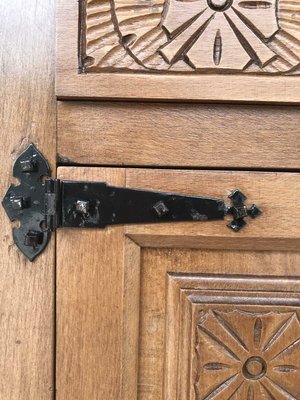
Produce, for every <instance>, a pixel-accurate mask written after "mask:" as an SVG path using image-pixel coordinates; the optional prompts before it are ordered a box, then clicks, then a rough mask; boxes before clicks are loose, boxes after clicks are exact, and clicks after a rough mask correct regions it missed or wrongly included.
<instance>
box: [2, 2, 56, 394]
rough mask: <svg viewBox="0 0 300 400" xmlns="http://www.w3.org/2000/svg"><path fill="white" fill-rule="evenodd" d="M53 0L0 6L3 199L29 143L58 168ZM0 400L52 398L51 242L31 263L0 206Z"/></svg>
mask: <svg viewBox="0 0 300 400" xmlns="http://www.w3.org/2000/svg"><path fill="white" fill-rule="evenodd" d="M54 3H55V1H54V0H40V1H31V0H11V1H8V2H5V4H4V3H3V4H2V5H1V7H0V21H1V30H0V37H1V39H0V60H1V72H0V87H1V89H0V92H1V96H0V99H1V100H0V101H1V107H0V109H1V111H0V141H1V147H0V162H1V172H0V197H3V196H4V194H5V192H6V190H7V189H8V187H9V185H10V183H11V182H12V174H11V173H12V166H13V162H14V160H15V159H16V158H17V156H18V154H19V153H20V152H21V151H22V150H23V149H24V148H25V147H26V146H27V144H29V143H30V142H34V143H35V144H36V145H37V146H38V147H39V149H40V150H41V151H42V152H43V153H44V154H45V156H46V157H47V158H48V160H49V161H50V164H51V166H52V170H53V171H54V170H55V98H54V57H55V55H54V41H55V39H54V34H55V33H54V30H55V20H54V15H55V4H54ZM0 219H1V233H0V248H1V249H0V254H1V257H0V376H1V379H0V398H1V400H50V399H53V391H54V387H53V343H54V342H53V339H54V336H53V322H54V318H53V317H54V257H53V255H54V243H53V242H52V243H51V244H50V245H49V247H48V249H47V250H46V251H45V253H44V254H43V255H42V256H40V258H39V259H38V260H37V261H36V262H34V263H33V264H31V263H30V262H28V261H26V260H25V257H23V256H22V254H21V253H20V252H19V250H17V248H16V246H15V245H14V244H13V239H12V232H11V229H12V224H11V223H10V222H9V220H8V218H7V216H6V214H5V212H4V210H3V208H2V207H0Z"/></svg>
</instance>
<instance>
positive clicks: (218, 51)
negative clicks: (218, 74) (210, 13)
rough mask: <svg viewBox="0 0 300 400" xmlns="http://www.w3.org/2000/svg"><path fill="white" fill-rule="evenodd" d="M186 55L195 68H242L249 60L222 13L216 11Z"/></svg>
mask: <svg viewBox="0 0 300 400" xmlns="http://www.w3.org/2000/svg"><path fill="white" fill-rule="evenodd" d="M187 56H188V58H189V60H190V62H191V64H192V65H193V66H194V67H195V68H196V69H197V68H227V69H236V70H243V69H244V68H245V66H246V65H247V64H248V63H249V61H250V60H251V58H250V56H249V54H248V53H247V52H246V50H245V49H244V48H243V46H242V44H241V43H240V41H239V40H238V38H237V37H236V35H235V33H234V32H233V30H232V28H231V27H230V25H229V23H228V22H227V20H226V18H225V17H224V14H223V13H216V14H215V15H214V19H213V20H212V21H211V22H210V23H209V25H208V27H207V28H206V29H205V31H204V33H203V34H202V35H201V36H200V38H199V39H198V41H197V42H196V43H195V44H194V46H193V47H192V48H191V49H190V50H189V51H188V53H187Z"/></svg>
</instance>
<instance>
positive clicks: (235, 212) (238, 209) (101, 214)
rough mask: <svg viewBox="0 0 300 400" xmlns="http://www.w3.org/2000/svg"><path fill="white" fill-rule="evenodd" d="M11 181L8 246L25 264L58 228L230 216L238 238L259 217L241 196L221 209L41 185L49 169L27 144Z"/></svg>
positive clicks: (117, 190)
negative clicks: (10, 243) (15, 224)
mask: <svg viewBox="0 0 300 400" xmlns="http://www.w3.org/2000/svg"><path fill="white" fill-rule="evenodd" d="M13 175H14V176H15V177H16V178H18V179H19V181H20V185H18V186H14V185H11V187H10V188H9V189H8V191H7V193H6V195H5V197H4V199H3V202H2V204H3V206H4V208H5V210H6V212H7V215H8V216H9V218H10V220H11V221H14V220H19V221H20V227H19V228H14V229H13V236H14V241H15V243H16V245H17V246H18V247H19V249H20V250H21V251H22V252H23V253H24V254H25V255H26V256H27V257H28V258H29V259H30V260H31V261H32V260H33V259H34V258H35V257H36V256H37V255H38V254H40V253H41V252H42V251H43V250H44V248H45V247H46V245H47V243H48V241H49V239H50V233H51V232H53V231H55V230H56V229H57V228H59V227H80V228H104V227H105V226H107V225H117V224H137V223H157V222H179V221H209V220H222V219H224V217H225V215H226V214H231V215H232V216H233V220H232V221H231V222H230V223H229V224H228V227H229V228H231V229H233V230H234V231H236V232H238V231H240V230H241V229H242V228H243V227H244V226H245V225H246V222H245V217H247V216H250V217H252V218H256V217H257V216H259V215H260V214H261V211H260V210H259V208H258V207H257V206H256V205H255V204H253V205H252V206H251V207H250V208H247V206H246V205H245V204H244V203H245V201H246V196H245V195H244V194H243V193H242V192H240V191H239V190H234V191H233V192H232V193H231V195H230V196H229V198H230V200H231V205H230V206H227V205H226V204H225V202H224V200H222V199H215V198H208V197H198V196H184V195H178V194H173V193H164V192H154V191H149V190H137V189H130V188H124V187H114V186H109V185H107V184H106V183H103V182H76V181H61V180H59V179H43V178H44V177H48V176H50V169H49V165H48V163H47V161H46V159H45V158H44V157H43V155H42V154H41V153H40V152H39V151H38V149H37V148H36V147H35V146H34V145H33V144H30V145H29V146H28V148H27V149H26V150H25V151H24V152H23V153H22V154H21V155H20V156H19V157H18V159H17V160H16V162H15V165H14V168H13Z"/></svg>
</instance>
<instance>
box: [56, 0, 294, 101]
mask: <svg viewBox="0 0 300 400" xmlns="http://www.w3.org/2000/svg"><path fill="white" fill-rule="evenodd" d="M213 1H214V0H212V1H211V2H213ZM211 2H210V3H211ZM115 3H117V4H116V7H115V9H114V13H115V12H116V11H117V12H118V16H116V14H115V15H114V16H113V17H112V18H113V21H114V25H113V27H114V29H116V30H117V28H116V26H117V24H118V22H119V23H120V26H119V28H118V33H119V35H120V36H121V35H122V32H121V31H122V30H125V33H124V32H123V33H124V37H125V39H124V37H123V36H122V37H120V36H119V37H117V34H116V32H115V31H111V27H112V24H111V20H110V18H109V14H110V8H114V7H113V2H107V1H101V2H100V1H97V0H96V1H94V0H91V1H89V6H90V8H91V9H93V13H91V14H90V15H91V19H92V20H95V21H96V23H95V24H93V21H92V26H89V27H88V29H89V33H91V34H92V35H94V37H93V39H92V42H93V44H94V45H97V43H98V44H99V38H100V42H101V39H102V37H101V35H100V36H99V29H98V23H99V18H100V19H101V18H102V22H100V30H101V34H104V36H105V38H104V41H103V43H100V46H99V48H97V49H96V50H95V49H94V50H95V51H94V53H92V52H89V54H88V57H87V60H85V61H86V65H88V64H89V63H91V64H92V63H93V56H94V57H95V58H96V64H97V61H99V59H98V55H99V50H100V53H101V51H104V53H105V51H107V53H108V55H107V56H106V57H105V60H104V64H105V61H107V65H105V66H106V69H105V70H104V71H103V70H101V72H98V71H97V72H96V73H95V72H91V73H85V72H86V71H85V68H83V69H82V65H81V63H80V62H78V59H79V51H78V36H79V33H81V32H83V31H84V27H85V23H84V22H83V23H82V19H80V15H79V14H80V13H79V7H78V2H77V0H59V1H58V13H57V17H58V25H57V37H58V48H57V49H58V58H57V86H56V87H57V89H56V93H57V95H58V96H59V98H61V99H67V98H77V99H78V98H89V99H131V100H170V101H178V100H180V101H214V102H272V103H282V102H285V103H296V104H299V103H300V94H299V93H300V92H299V76H298V75H296V74H297V71H296V70H295V71H294V67H295V68H297V66H298V65H299V32H298V25H299V17H298V14H297V5H298V0H297V1H295V2H292V3H290V2H285V1H282V5H283V9H284V11H283V14H284V19H285V20H286V19H292V20H293V21H292V22H290V21H288V22H287V21H284V25H285V27H286V26H288V27H287V29H288V30H289V29H290V30H291V31H292V33H291V31H289V33H288V35H286V32H283V33H284V35H283V36H282V32H281V31H280V32H279V37H276V39H278V40H276V39H275V45H274V43H272V49H274V50H275V52H274V53H273V50H271V49H269V48H268V47H267V46H266V42H267V40H266V39H265V37H263V35H260V39H258V36H257V35H256V33H257V31H259V32H261V31H268V33H267V35H271V32H272V29H273V30H274V29H276V28H275V27H274V25H276V17H274V13H275V12H276V11H277V8H276V7H275V2H274V1H273V2H268V5H267V7H266V3H257V2H254V3H253V4H252V3H250V9H249V8H248V9H243V10H242V12H241V13H239V16H240V15H241V14H243V13H246V14H247V17H246V18H244V20H247V21H248V22H247V24H248V26H246V25H245V23H243V22H242V21H241V20H240V19H239V18H238V17H237V16H236V14H235V13H234V12H233V11H232V9H230V10H229V11H228V12H229V13H230V18H231V19H232V20H234V22H232V24H233V25H234V26H235V28H234V31H239V33H238V36H239V35H241V36H242V37H243V39H242V40H241V42H242V45H243V46H245V47H246V49H247V51H244V50H243V49H240V48H239V44H238V43H237V42H238V41H237V40H236V39H235V37H234V35H233V36H232V35H231V36H230V38H229V40H228V32H225V33H224V29H223V30H222V29H220V31H221V30H222V32H221V34H222V35H223V43H224V44H225V45H226V44H227V47H226V50H224V51H223V54H224V56H225V58H226V59H227V62H226V63H227V68H225V70H221V72H220V73H215V68H214V71H212V69H211V64H210V65H208V63H207V58H210V60H212V59H213V57H212V49H213V48H214V47H218V43H220V40H219V39H218V35H216V33H217V32H218V25H219V27H221V26H224V24H225V25H226V27H227V28H228V29H227V31H229V35H230V33H231V28H230V27H228V23H227V22H226V21H225V17H223V18H222V15H223V13H216V14H219V16H218V17H217V18H216V19H215V21H217V23H216V25H214V24H208V29H207V31H206V34H208V35H209V38H205V44H206V43H210V44H211V46H210V47H209V46H204V47H203V48H202V49H204V51H202V50H201V46H200V50H199V49H198V50H197V51H196V54H191V59H192V63H191V65H192V69H191V72H190V71H188V72H182V71H179V72H177V71H175V72H172V71H171V72H169V73H164V72H162V71H153V70H150V71H148V72H147V71H146V72H145V71H143V70H142V71H139V70H136V69H133V71H132V73H128V71H127V72H126V71H121V72H120V71H114V72H110V71H107V66H108V69H111V68H109V67H111V64H112V63H113V62H114V60H115V58H116V57H115V56H117V57H118V55H120V57H121V58H122V57H123V56H124V53H125V58H127V60H128V58H130V57H129V56H128V54H127V57H126V52H125V51H124V52H123V54H120V52H119V53H118V48H117V49H116V51H115V49H114V48H113V46H112V48H111V51H110V49H109V48H110V46H111V40H112V41H115V43H118V44H120V43H121V44H122V41H123V46H122V47H121V51H122V50H124V46H125V47H126V49H128V48H129V47H130V46H131V45H132V44H133V45H134V44H135V43H133V42H132V39H134V38H136V37H138V36H139V32H137V31H136V32H134V31H132V30H134V28H136V27H137V25H139V24H140V23H141V21H142V29H146V30H147V28H149V26H147V15H145V18H142V20H141V19H140V18H139V16H140V13H143V12H145V10H146V14H147V9H148V10H149V9H150V12H151V11H152V10H154V12H155V9H158V12H157V13H156V14H155V18H154V22H156V24H157V26H158V25H159V19H160V15H159V14H160V13H161V8H162V7H161V1H160V0H158V1H155V2H149V4H145V5H144V6H143V7H140V8H139V7H137V8H135V7H133V6H132V4H133V3H135V4H136V2H132V1H127V2H126V7H125V10H119V11H118V10H116V8H122V5H123V3H122V2H120V1H116V2H115ZM150 3H151V4H150ZM168 3H170V2H168ZM172 3H173V4H174V2H172ZM183 3H185V4H183ZM190 3H191V2H180V4H181V7H184V6H185V7H188V8H191V9H192V12H194V10H195V5H194V3H195V2H193V4H190ZM203 3H204V4H206V2H203ZM285 3H286V4H285ZM81 4H82V7H84V6H85V4H87V3H86V2H82V3H81ZM251 4H252V5H251ZM156 6H158V7H156ZM253 6H254V8H256V9H255V10H254V11H255V12H256V16H258V20H259V21H255V22H254V24H253V19H252V15H253ZM99 7H100V12H99ZM130 7H131V9H130ZM132 7H133V8H132ZM196 7H197V8H196V9H197V10H201V1H199V2H197V5H196ZM198 7H199V8H198ZM246 7H249V6H248V3H246ZM91 9H90V11H91ZM159 9H160V10H159ZM249 10H250V14H251V11H252V14H251V16H250V15H249ZM128 12H129V13H131V14H132V15H133V16H132V18H131V19H129V21H127V20H126V15H127V13H128ZM186 13H187V11H180V12H179V13H177V15H178V18H176V19H174V18H171V20H172V22H173V23H174V24H173V25H176V23H178V22H179V20H180V19H182V18H184V17H185V16H186V15H187V14H186ZM265 13H273V15H271V16H270V15H265ZM82 14H83V15H84V10H83V12H82ZM199 15H200V12H199ZM194 16H195V15H192V14H190V19H192V20H193V17H194ZM196 17H197V15H196ZM227 17H228V16H227ZM120 18H121V21H120ZM208 18H209V17H208ZM220 18H221V19H222V21H220ZM212 19H213V18H212ZM249 19H250V22H249ZM270 19H271V20H272V21H271V22H272V23H271V25H270V24H269V23H266V22H265V21H266V20H267V21H269V20H270ZM151 21H153V19H152V20H151ZM165 22H166V21H165ZM188 22H190V21H188ZM202 22H203V24H204V25H205V21H202ZM256 22H258V23H259V27H257V25H256ZM196 23H197V21H196ZM79 25H80V31H79V30H78V26H79ZM183 26H184V27H185V26H186V24H185V23H184V21H183ZM168 27H169V28H170V24H168ZM193 27H194V25H193V26H192V28H193ZM173 28H174V30H175V33H176V34H175V38H176V40H174V41H173V42H171V43H170V44H169V46H170V45H172V44H174V42H175V50H174V48H172V49H171V50H170V49H169V48H168V46H166V47H164V49H162V50H164V51H165V52H168V54H167V57H170V58H171V59H170V62H171V63H172V62H173V61H174V60H175V61H176V60H177V58H176V57H177V53H179V56H182V54H180V51H181V49H182V47H183V48H184V51H185V50H188V49H189V44H190V39H189V36H191V37H192V39H193V40H194V35H193V32H192V33H191V29H192V28H191V29H186V30H185V31H184V32H183V36H182V35H179V36H177V29H176V28H177V27H176V26H173ZM128 29H129V31H128ZM170 29H171V28H170ZM198 29H201V26H198ZM225 30H226V29H225ZM252 30H253V31H254V32H255V33H253V31H252ZM284 30H285V28H284ZM172 32H173V33H174V31H173V30H172ZM186 32H188V33H187V37H186V36H185V33H186ZM240 32H241V33H240ZM145 33H146V32H145ZM105 34H106V35H105ZM214 34H215V37H214V38H216V37H217V40H216V43H217V46H214V43H211V39H212V37H213V35H214ZM204 35H205V33H204ZM224 35H225V37H224ZM145 36H147V34H146V35H145ZM154 36H155V32H154ZM232 37H233V38H234V43H233V41H232ZM271 37H272V35H271ZM291 37H292V39H291ZM142 38H143V37H142ZM137 39H141V38H137ZM272 39H273V37H272ZM85 40H86V37H82V38H81V42H82V43H84V42H85ZM181 40H182V41H183V44H184V46H182V47H180V41H181ZM201 40H202V39H201V38H200V40H198V44H202V43H203V42H201ZM87 41H88V44H89V46H90V47H91V39H90V36H89V37H88V38H87ZM124 42H125V43H124ZM137 42H138V44H139V46H140V47H143V43H141V42H142V40H137ZM178 42H179V43H178ZM186 42H188V45H187V46H185V44H186ZM249 42H251V45H249ZM148 44H149V43H146V45H145V46H146V47H147V45H148ZM150 44H151V43H150ZM196 45H197V43H196ZM196 45H195V46H194V47H193V48H192V49H191V53H193V50H195V47H196ZM139 46H138V47H139ZM176 46H177V47H176ZM243 46H242V47H243ZM251 46H253V47H255V50H253V48H252V47H251ZM150 47H151V46H150ZM278 48H279V53H280V59H279V62H278V57H277V58H276V60H275V63H273V62H272V61H273V54H274V58H275V57H276V54H275V53H276V51H277V49H278ZM224 49H225V47H224ZM232 49H233V52H232V53H231V51H232ZM168 50H170V51H168ZM201 51H202V54H201ZM226 51H228V52H229V56H228V54H226ZM241 51H242V54H241ZM138 52H139V50H138V49H137V48H135V49H134V50H132V48H130V49H129V53H130V54H131V56H132V55H133V59H134V60H135V61H136V60H137V58H138V57H139V54H138V55H137V53H138ZM116 53H117V54H116ZM199 53H200V60H199ZM215 53H216V54H217V56H215V59H216V62H217V63H218V57H219V56H218V54H220V51H219V50H217V51H216V52H215ZM249 53H250V57H249ZM174 54H175V58H174V57H173V56H174ZM209 55H210V57H209ZM172 57H173V58H174V60H173V58H172ZM201 57H202V58H201ZM102 58H103V57H101V54H100V61H102ZM249 58H250V59H251V58H252V60H253V59H255V62H254V63H253V64H254V74H250V73H248V72H247V73H241V71H240V69H243V68H244V67H245V66H246V65H247V61H248V60H249ZM148 60H149V59H148ZM281 60H282V62H280V61H281ZM291 60H292V62H291ZM219 61H221V60H219ZM286 61H287V63H286ZM125 62H126V60H125ZM142 62H144V60H142ZM150 62H151V60H150ZM268 62H270V69H269V70H267V71H266V74H267V76H265V74H262V75H261V74H260V72H261V71H260V70H261V69H262V67H265V65H266V64H267V63H268ZM180 63H181V64H184V63H183V62H182V60H179V64H180ZM201 63H202V66H203V65H204V68H205V69H206V68H207V67H208V70H206V71H205V73H200V74H199V73H197V72H193V68H195V67H196V68H197V66H200V68H201ZM132 64H134V62H133V63H132ZM165 64H168V63H165ZM181 64H180V65H181ZM232 64H234V66H232ZM274 64H275V66H274ZM86 65H85V66H86ZM176 65H177V64H176ZM139 66H140V67H141V62H140V65H139ZM219 66H220V67H222V62H220V63H219ZM168 67H169V66H168ZM215 67H216V66H215ZM256 67H258V68H256ZM268 67H269V65H268ZM263 69H267V68H263ZM282 70H283V71H287V70H289V71H290V72H289V76H283V75H279V74H280V73H281V71H282ZM81 71H82V72H83V73H80V72H81ZM294 73H295V75H294Z"/></svg>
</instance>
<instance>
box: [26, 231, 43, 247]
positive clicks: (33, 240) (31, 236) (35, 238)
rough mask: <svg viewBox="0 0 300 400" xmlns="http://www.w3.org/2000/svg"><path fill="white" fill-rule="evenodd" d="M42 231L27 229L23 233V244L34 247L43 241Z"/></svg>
mask: <svg viewBox="0 0 300 400" xmlns="http://www.w3.org/2000/svg"><path fill="white" fill-rule="evenodd" d="M43 236H44V235H43V233H42V232H38V231H28V232H27V233H26V235H25V240H24V245H25V246H30V247H33V248H35V247H36V246H37V245H39V244H42V243H43Z"/></svg>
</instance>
